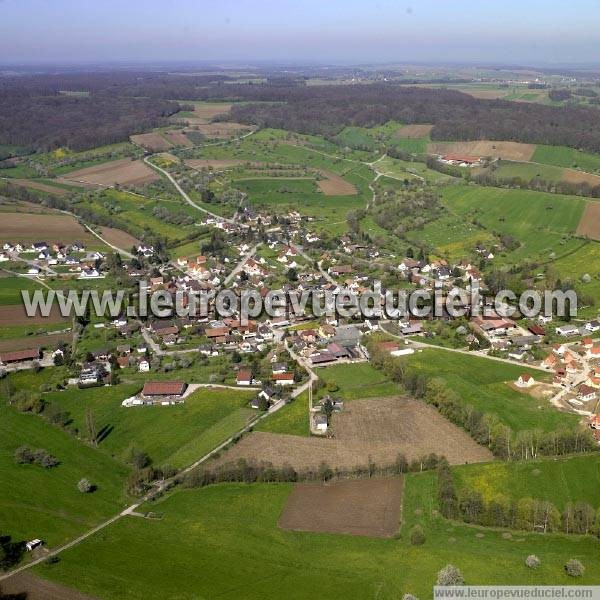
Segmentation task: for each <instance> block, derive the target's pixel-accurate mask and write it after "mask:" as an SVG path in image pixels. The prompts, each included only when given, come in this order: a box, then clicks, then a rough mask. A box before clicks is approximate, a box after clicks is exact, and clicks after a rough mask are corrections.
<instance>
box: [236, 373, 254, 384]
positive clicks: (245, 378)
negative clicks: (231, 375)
mask: <svg viewBox="0 0 600 600" xmlns="http://www.w3.org/2000/svg"><path fill="white" fill-rule="evenodd" d="M252 381H253V377H252V371H250V370H249V369H241V370H240V371H238V373H237V375H236V378H235V382H236V384H237V385H252Z"/></svg>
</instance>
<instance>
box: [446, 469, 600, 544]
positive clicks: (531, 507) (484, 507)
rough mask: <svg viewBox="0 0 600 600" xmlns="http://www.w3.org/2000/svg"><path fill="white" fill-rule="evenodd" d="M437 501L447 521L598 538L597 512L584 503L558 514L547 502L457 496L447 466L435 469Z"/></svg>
mask: <svg viewBox="0 0 600 600" xmlns="http://www.w3.org/2000/svg"><path fill="white" fill-rule="evenodd" d="M438 500H439V504H440V512H441V513H442V515H443V516H444V517H446V518H447V519H456V520H459V521H463V522H465V523H472V524H475V525H484V526H488V527H506V528H508V529H519V530H523V531H535V532H540V533H552V532H558V531H562V532H564V533H571V534H581V535H588V534H593V535H595V536H597V537H600V508H598V509H596V510H595V509H594V507H593V506H592V505H591V504H589V503H587V502H568V503H567V504H566V505H565V507H564V509H563V511H562V512H561V511H559V510H558V508H557V507H556V506H555V505H554V504H553V503H552V502H549V501H548V500H539V499H536V498H520V499H518V500H515V499H509V498H507V497H505V496H501V497H497V498H493V499H491V500H486V499H484V497H483V495H482V494H481V492H479V491H477V490H474V489H471V488H466V489H462V490H460V491H458V492H457V491H456V488H455V484H454V478H453V476H452V472H451V471H450V468H449V467H448V465H446V464H441V465H440V466H439V468H438Z"/></svg>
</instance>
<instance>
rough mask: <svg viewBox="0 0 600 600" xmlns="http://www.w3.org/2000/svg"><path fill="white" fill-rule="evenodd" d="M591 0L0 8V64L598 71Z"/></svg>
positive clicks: (62, 2) (213, 1)
mask: <svg viewBox="0 0 600 600" xmlns="http://www.w3.org/2000/svg"><path fill="white" fill-rule="evenodd" d="M599 22H600V2H599V1H598V0H543V1H542V0H470V1H467V2H459V1H451V0H410V1H405V0H373V1H372V0H296V1H291V0H118V1H117V0H0V64H4V65H7V64H42V63H63V64H64V63H70V64H77V63H101V62H148V63H151V62H159V61H160V62H171V61H192V62H193V61H208V62H226V61H227V62H236V61H238V62H245V63H249V62H252V61H278V62H286V61H288V62H296V63H298V62H301V63H304V64H308V63H321V64H323V63H325V64H365V63H385V62H399V63H411V62H431V63H435V62H438V63H440V62H444V63H485V64H492V63H493V64H504V65H506V64H512V65H515V64H519V65H525V64H527V65H540V66H541V65H551V64H561V65H566V64H573V65H576V64H586V65H594V64H598V63H600V35H599V34H598V32H597V29H598V23H599Z"/></svg>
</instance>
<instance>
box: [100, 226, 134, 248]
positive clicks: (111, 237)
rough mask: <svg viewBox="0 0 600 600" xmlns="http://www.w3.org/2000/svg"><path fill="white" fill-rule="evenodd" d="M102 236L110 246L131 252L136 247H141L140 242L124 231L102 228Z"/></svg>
mask: <svg viewBox="0 0 600 600" xmlns="http://www.w3.org/2000/svg"><path fill="white" fill-rule="evenodd" d="M100 236H101V237H103V238H104V239H105V240H106V241H107V242H108V243H109V244H112V245H113V246H116V247H117V248H122V249H123V250H127V251H129V249H130V248H131V247H132V246H133V245H135V246H139V244H140V241H139V240H138V239H136V238H134V237H133V236H132V235H130V234H129V233H127V232H126V231H123V230H122V229H114V228H113V227H100Z"/></svg>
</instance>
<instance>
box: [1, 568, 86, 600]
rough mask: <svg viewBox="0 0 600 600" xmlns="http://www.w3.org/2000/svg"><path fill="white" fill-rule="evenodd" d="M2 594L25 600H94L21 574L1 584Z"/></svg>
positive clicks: (71, 590)
mask: <svg viewBox="0 0 600 600" xmlns="http://www.w3.org/2000/svg"><path fill="white" fill-rule="evenodd" d="M2 592H3V593H4V594H11V597H12V595H14V596H15V597H16V598H23V599H27V600H94V598H93V597H92V596H87V595H86V594H82V593H81V592H78V591H77V590H74V589H72V588H68V587H65V586H64V585H60V584H58V583H54V582H52V581H47V580H46V579H41V578H40V577H36V576H35V575H32V574H31V573H27V572H23V573H17V574H16V575H13V576H12V577H10V578H9V579H6V580H5V581H3V582H2Z"/></svg>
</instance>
